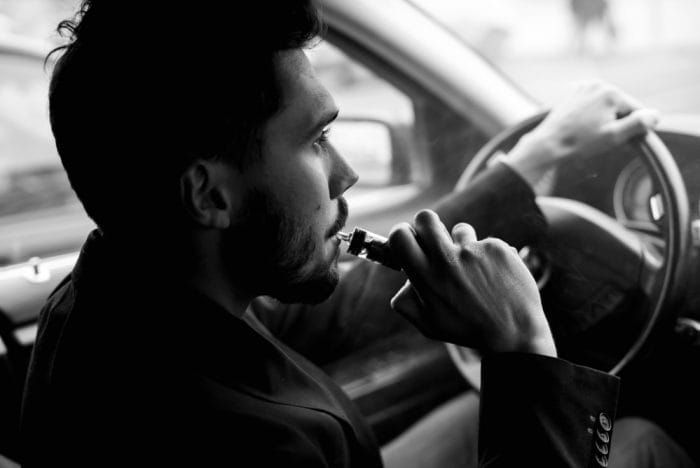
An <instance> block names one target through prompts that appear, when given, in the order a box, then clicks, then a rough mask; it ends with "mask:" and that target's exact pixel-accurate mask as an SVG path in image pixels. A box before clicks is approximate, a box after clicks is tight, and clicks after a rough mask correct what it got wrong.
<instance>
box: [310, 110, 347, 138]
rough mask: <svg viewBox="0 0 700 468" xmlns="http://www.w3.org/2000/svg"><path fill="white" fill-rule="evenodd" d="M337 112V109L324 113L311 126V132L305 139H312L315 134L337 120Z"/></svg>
mask: <svg viewBox="0 0 700 468" xmlns="http://www.w3.org/2000/svg"><path fill="white" fill-rule="evenodd" d="M339 112H340V110H339V109H333V110H329V111H328V112H325V113H324V114H323V115H322V116H321V117H320V118H319V119H318V120H316V123H314V124H313V126H312V127H311V131H310V132H309V133H308V135H307V139H309V140H310V139H312V138H314V137H315V136H316V134H317V133H318V132H320V131H321V130H323V128H324V127H325V126H327V125H328V124H329V123H331V122H333V121H334V120H335V119H337V118H338V113H339Z"/></svg>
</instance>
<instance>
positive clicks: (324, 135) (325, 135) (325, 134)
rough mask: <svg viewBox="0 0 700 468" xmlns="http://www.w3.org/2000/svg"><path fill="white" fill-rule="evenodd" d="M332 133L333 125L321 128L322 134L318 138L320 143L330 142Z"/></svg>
mask: <svg viewBox="0 0 700 468" xmlns="http://www.w3.org/2000/svg"><path fill="white" fill-rule="evenodd" d="M330 134H331V127H326V128H324V129H323V130H321V135H320V136H319V137H318V139H317V140H316V141H317V142H318V143H328V137H329V136H330Z"/></svg>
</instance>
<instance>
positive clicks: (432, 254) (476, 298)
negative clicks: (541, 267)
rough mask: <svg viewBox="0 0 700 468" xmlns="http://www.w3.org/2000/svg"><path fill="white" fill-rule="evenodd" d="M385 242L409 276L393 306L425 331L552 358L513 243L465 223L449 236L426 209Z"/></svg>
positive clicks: (531, 285)
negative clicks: (481, 234)
mask: <svg viewBox="0 0 700 468" xmlns="http://www.w3.org/2000/svg"><path fill="white" fill-rule="evenodd" d="M389 240H390V242H391V249H392V252H394V253H395V254H396V257H397V259H399V261H400V262H401V264H402V267H403V269H404V271H405V272H406V274H407V276H408V277H409V279H410V282H407V283H406V284H405V285H404V287H403V288H402V289H401V290H400V291H399V292H398V293H397V294H396V296H394V298H393V299H392V301H391V305H392V307H393V308H394V309H395V310H396V311H397V312H399V313H401V314H402V315H403V316H404V317H406V318H407V319H408V320H409V321H410V322H412V323H413V324H414V325H415V326H416V327H417V328H418V329H419V330H421V332H422V333H423V334H424V335H426V336H428V337H430V338H434V339H437V340H441V341H447V342H451V343H455V344H459V345H462V346H469V347H473V348H478V349H480V350H482V351H484V352H499V351H503V352H505V351H518V352H528V353H536V354H542V355H547V356H556V349H555V347H554V339H553V337H552V333H551V331H550V329H549V325H548V324H547V320H546V318H545V315H544V311H543V309H542V303H541V301H540V295H539V292H538V290H537V285H536V284H535V281H534V279H533V277H532V275H531V274H530V272H529V271H528V269H527V267H526V266H525V264H524V263H523V261H522V260H521V259H520V257H519V256H518V253H517V252H516V251H515V249H514V248H512V247H510V246H509V245H508V244H506V243H505V242H503V241H501V240H499V239H493V238H491V239H484V240H481V241H477V238H476V233H475V232H474V229H473V228H472V227H471V226H470V225H468V224H465V223H459V224H457V225H455V226H454V228H453V229H452V236H450V234H449V233H448V232H447V229H446V228H445V225H444V224H443V223H442V222H441V221H440V219H439V218H438V216H437V214H435V213H434V212H433V211H429V210H424V211H421V212H419V213H418V214H417V215H416V217H415V220H414V223H413V226H411V225H409V224H408V223H403V224H399V225H398V226H396V227H395V228H394V229H393V231H392V233H391V235H390V237H389ZM414 285H415V288H414Z"/></svg>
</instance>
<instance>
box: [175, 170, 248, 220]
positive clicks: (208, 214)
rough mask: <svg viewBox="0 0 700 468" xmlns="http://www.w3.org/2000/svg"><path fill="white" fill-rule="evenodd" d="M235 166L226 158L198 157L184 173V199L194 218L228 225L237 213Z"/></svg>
mask: <svg viewBox="0 0 700 468" xmlns="http://www.w3.org/2000/svg"><path fill="white" fill-rule="evenodd" d="M234 173H235V169H234V168H232V167H231V166H230V165H228V164H226V163H224V162H222V161H209V160H202V159H198V160H196V161H195V162H193V163H192V164H190V166H189V167H187V169H185V171H184V172H183V173H182V175H181V176H180V201H181V202H182V206H183V208H184V210H185V212H186V213H187V215H188V216H189V217H190V219H191V220H192V221H194V222H195V223H196V224H198V225H200V226H202V227H207V228H214V229H226V228H228V227H229V225H230V224H231V219H232V216H233V213H234V206H233V204H234V202H235V195H234V190H235V189H234V188H235V186H236V184H235V181H234V178H235V174H234Z"/></svg>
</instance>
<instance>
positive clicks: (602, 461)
mask: <svg viewBox="0 0 700 468" xmlns="http://www.w3.org/2000/svg"><path fill="white" fill-rule="evenodd" d="M595 461H597V462H598V464H599V465H600V466H603V467H605V466H608V457H606V456H605V455H596V456H595Z"/></svg>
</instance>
